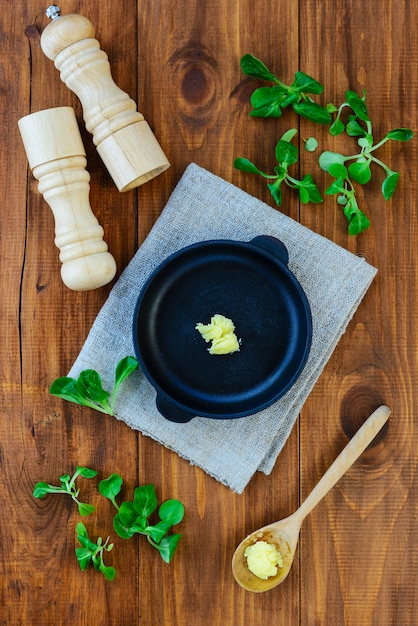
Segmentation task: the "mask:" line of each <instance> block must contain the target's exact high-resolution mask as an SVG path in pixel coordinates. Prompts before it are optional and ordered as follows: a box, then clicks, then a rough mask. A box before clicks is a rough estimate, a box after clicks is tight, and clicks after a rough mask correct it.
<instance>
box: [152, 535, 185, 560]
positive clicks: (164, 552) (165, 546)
mask: <svg viewBox="0 0 418 626" xmlns="http://www.w3.org/2000/svg"><path fill="white" fill-rule="evenodd" d="M180 537H181V535H180V534H174V535H169V536H168V537H164V538H163V539H162V540H161V542H160V543H159V544H157V545H156V546H155V547H156V548H157V550H158V551H159V553H160V554H161V557H162V559H163V561H165V562H166V563H170V561H171V559H172V558H173V555H174V552H175V550H176V548H177V544H178V542H179V540H180Z"/></svg>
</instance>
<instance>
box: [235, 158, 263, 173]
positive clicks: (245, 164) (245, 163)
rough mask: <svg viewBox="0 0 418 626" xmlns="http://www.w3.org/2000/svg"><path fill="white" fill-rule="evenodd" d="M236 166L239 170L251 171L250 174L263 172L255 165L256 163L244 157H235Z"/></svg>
mask: <svg viewBox="0 0 418 626" xmlns="http://www.w3.org/2000/svg"><path fill="white" fill-rule="evenodd" d="M234 167H235V168H236V169H237V170H241V171H242V172H249V173H250V174H261V172H260V170H259V169H258V168H257V167H256V166H255V165H254V163H251V161H249V160H248V159H245V158H243V157H238V158H237V159H235V161H234Z"/></svg>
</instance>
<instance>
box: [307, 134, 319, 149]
mask: <svg viewBox="0 0 418 626" xmlns="http://www.w3.org/2000/svg"><path fill="white" fill-rule="evenodd" d="M304 142H305V145H304V148H305V150H306V152H315V150H316V149H317V147H318V140H317V139H315V137H308V139H305V140H304Z"/></svg>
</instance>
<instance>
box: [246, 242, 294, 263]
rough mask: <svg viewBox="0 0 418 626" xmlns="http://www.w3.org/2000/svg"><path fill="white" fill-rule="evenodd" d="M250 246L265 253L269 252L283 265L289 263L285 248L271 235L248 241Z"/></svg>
mask: <svg viewBox="0 0 418 626" xmlns="http://www.w3.org/2000/svg"><path fill="white" fill-rule="evenodd" d="M249 244H250V245H253V246H257V247H258V248H261V249H262V250H265V251H266V252H270V254H273V255H274V256H275V257H276V258H278V259H279V260H280V261H281V262H282V263H284V264H285V265H287V264H288V262H289V253H288V251H287V248H286V246H285V245H284V243H283V242H282V241H280V239H277V237H273V236H272V235H258V237H254V239H251V241H249Z"/></svg>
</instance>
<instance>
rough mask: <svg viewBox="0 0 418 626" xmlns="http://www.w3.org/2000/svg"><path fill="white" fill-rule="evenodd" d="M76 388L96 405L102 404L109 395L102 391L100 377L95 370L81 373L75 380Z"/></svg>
mask: <svg viewBox="0 0 418 626" xmlns="http://www.w3.org/2000/svg"><path fill="white" fill-rule="evenodd" d="M77 386H78V389H79V390H80V393H81V394H82V395H83V396H84V397H85V398H88V399H89V400H91V401H92V402H97V403H98V404H102V403H103V402H104V401H105V400H107V398H108V397H109V396H110V393H109V392H108V391H106V390H105V389H103V387H102V380H101V378H100V375H99V373H98V372H96V371H95V370H84V371H83V372H81V373H80V376H79V377H78V379H77Z"/></svg>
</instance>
